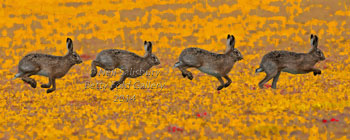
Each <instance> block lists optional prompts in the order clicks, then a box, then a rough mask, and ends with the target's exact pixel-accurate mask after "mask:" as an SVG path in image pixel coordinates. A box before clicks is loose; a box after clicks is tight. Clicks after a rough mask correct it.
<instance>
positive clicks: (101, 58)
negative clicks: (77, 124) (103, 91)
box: [91, 41, 160, 90]
mask: <svg viewBox="0 0 350 140" xmlns="http://www.w3.org/2000/svg"><path fill="white" fill-rule="evenodd" d="M144 45H145V51H146V53H145V55H144V56H143V57H141V56H138V55H136V54H135V53H132V52H129V51H124V50H118V49H108V50H103V51H101V52H100V53H99V54H98V55H97V56H96V59H95V60H94V61H92V63H91V77H95V76H96V74H97V69H96V66H99V67H101V68H103V69H105V70H109V71H111V70H114V69H115V68H119V69H121V70H122V71H123V74H122V76H121V78H120V79H119V81H116V82H114V83H113V84H112V86H111V90H113V89H114V88H116V87H118V86H119V85H120V84H122V83H123V82H124V80H125V79H126V78H127V77H130V78H136V77H139V76H141V75H143V74H144V73H145V72H146V71H147V70H149V69H150V68H151V67H152V66H155V65H159V64H160V62H159V59H158V58H157V57H156V56H155V55H154V54H152V43H151V42H147V41H145V42H144Z"/></svg>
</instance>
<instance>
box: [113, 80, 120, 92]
mask: <svg viewBox="0 0 350 140" xmlns="http://www.w3.org/2000/svg"><path fill="white" fill-rule="evenodd" d="M119 85H120V83H119V82H114V83H113V85H112V86H111V90H113V89H115V88H116V87H118V86H119Z"/></svg>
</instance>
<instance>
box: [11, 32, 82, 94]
mask: <svg viewBox="0 0 350 140" xmlns="http://www.w3.org/2000/svg"><path fill="white" fill-rule="evenodd" d="M67 48H68V53H67V54H66V55H65V56H53V55H48V54H38V53H33V54H28V55H26V56H24V57H23V58H22V59H21V60H20V61H19V64H18V73H17V74H16V75H15V78H14V79H16V78H22V80H23V81H24V82H26V83H28V84H30V85H31V87H33V88H36V81H35V80H34V79H32V78H29V77H30V76H31V75H41V76H46V77H48V78H49V83H48V84H42V85H41V87H42V88H50V87H51V86H52V88H50V89H48V90H47V91H46V92H47V93H50V92H53V91H55V90H56V82H55V80H56V79H57V78H62V77H63V76H64V75H66V73H67V72H68V71H69V69H70V68H71V67H72V66H73V65H75V64H80V63H82V62H83V61H82V60H81V58H80V56H79V55H78V54H77V53H76V52H75V51H73V42H72V39H70V38H67Z"/></svg>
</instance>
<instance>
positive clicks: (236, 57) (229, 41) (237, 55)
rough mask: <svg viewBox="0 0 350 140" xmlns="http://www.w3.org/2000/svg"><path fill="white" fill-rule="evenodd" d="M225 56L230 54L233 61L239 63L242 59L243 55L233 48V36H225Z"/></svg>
mask: <svg viewBox="0 0 350 140" xmlns="http://www.w3.org/2000/svg"><path fill="white" fill-rule="evenodd" d="M226 46H227V47H226V52H225V53H226V54H231V55H232V56H233V58H234V61H239V60H242V59H243V55H242V54H241V52H240V51H239V50H238V49H236V48H235V37H234V36H233V35H230V34H228V35H227V43H226Z"/></svg>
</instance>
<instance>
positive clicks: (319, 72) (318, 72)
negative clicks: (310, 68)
mask: <svg viewBox="0 0 350 140" xmlns="http://www.w3.org/2000/svg"><path fill="white" fill-rule="evenodd" d="M321 73H322V72H321V71H320V70H318V71H314V75H315V76H316V75H318V74H321Z"/></svg>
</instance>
